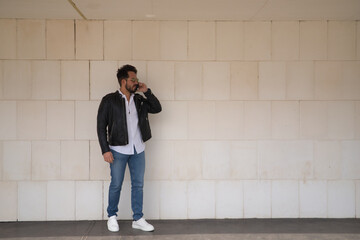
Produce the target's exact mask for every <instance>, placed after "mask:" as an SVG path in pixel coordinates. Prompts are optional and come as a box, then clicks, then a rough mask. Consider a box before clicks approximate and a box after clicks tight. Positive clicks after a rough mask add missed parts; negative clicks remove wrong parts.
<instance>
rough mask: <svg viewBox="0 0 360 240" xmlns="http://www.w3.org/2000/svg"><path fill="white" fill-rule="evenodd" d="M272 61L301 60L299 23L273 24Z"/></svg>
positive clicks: (278, 22)
mask: <svg viewBox="0 0 360 240" xmlns="http://www.w3.org/2000/svg"><path fill="white" fill-rule="evenodd" d="M271 27H272V34H271V37H272V41H271V43H272V51H271V52H272V59H273V60H297V59H299V21H273V22H272V26H271Z"/></svg>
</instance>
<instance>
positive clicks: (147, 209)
mask: <svg viewBox="0 0 360 240" xmlns="http://www.w3.org/2000/svg"><path fill="white" fill-rule="evenodd" d="M160 201H161V200H160V182H159V181H147V182H146V184H145V186H144V216H146V217H147V218H148V219H160Z"/></svg>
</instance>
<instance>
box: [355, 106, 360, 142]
mask: <svg viewBox="0 0 360 240" xmlns="http://www.w3.org/2000/svg"><path fill="white" fill-rule="evenodd" d="M355 138H356V139H360V101H357V102H355Z"/></svg>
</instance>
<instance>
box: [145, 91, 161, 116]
mask: <svg viewBox="0 0 360 240" xmlns="http://www.w3.org/2000/svg"><path fill="white" fill-rule="evenodd" d="M144 95H145V97H146V102H147V104H148V112H149V113H159V112H161V110H162V108H161V104H160V102H159V100H158V99H157V97H155V95H154V94H153V93H152V91H151V89H150V88H148V90H147V91H146V92H145V93H144Z"/></svg>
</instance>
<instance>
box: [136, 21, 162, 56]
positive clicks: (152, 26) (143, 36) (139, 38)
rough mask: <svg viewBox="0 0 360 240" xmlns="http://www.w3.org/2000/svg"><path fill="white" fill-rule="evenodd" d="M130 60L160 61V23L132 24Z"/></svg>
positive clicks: (139, 22)
mask: <svg viewBox="0 0 360 240" xmlns="http://www.w3.org/2000/svg"><path fill="white" fill-rule="evenodd" d="M132 59H136V60H158V59H160V23H159V22H158V21H134V22H132Z"/></svg>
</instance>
